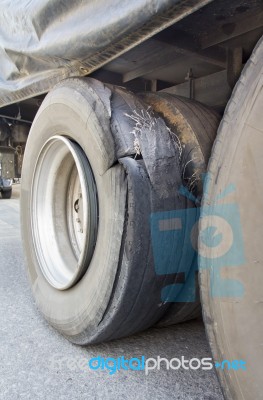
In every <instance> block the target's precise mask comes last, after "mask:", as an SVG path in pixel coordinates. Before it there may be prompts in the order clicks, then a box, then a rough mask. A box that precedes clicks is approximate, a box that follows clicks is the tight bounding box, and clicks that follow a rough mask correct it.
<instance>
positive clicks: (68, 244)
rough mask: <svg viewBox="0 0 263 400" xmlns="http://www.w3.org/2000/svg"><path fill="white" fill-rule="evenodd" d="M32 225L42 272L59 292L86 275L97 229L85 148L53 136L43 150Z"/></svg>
mask: <svg viewBox="0 0 263 400" xmlns="http://www.w3.org/2000/svg"><path fill="white" fill-rule="evenodd" d="M30 214H31V227H32V233H33V241H34V248H35V253H36V256H37V260H38V264H39V267H40V270H41V272H42V274H43V275H44V277H45V278H46V280H47V281H48V283H49V284H50V285H51V286H53V287H54V288H56V289H59V290H65V289H68V288H70V287H72V286H74V285H75V284H76V283H77V282H78V281H79V279H81V277H82V276H83V275H84V274H85V273H86V271H87V269H88V266H89V263H90V261H91V258H92V255H93V252H94V249H95V244H96V239H97V230H98V204H97V190H96V183H95V179H94V176H93V173H92V169H91V166H90V164H89V161H88V159H87V158H86V156H85V154H84V152H83V150H82V149H81V147H80V146H79V145H78V144H77V143H75V142H74V141H72V140H70V139H69V138H67V137H65V136H59V135H56V136H53V137H51V138H50V139H49V140H48V141H47V142H46V143H45V144H44V146H43V147H42V149H41V151H40V153H39V156H38V159H37V163H36V167H35V171H34V176H33V184H32V190H31V213H30Z"/></svg>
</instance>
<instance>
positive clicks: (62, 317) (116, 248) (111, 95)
mask: <svg viewBox="0 0 263 400" xmlns="http://www.w3.org/2000/svg"><path fill="white" fill-rule="evenodd" d="M121 93H123V96H121V97H120V92H119V91H118V89H109V88H107V87H105V86H104V85H103V84H101V83H100V82H98V81H95V80H93V79H79V78H72V79H67V80H65V81H63V82H62V83H60V84H58V85H57V86H56V87H55V88H54V89H53V90H52V91H51V92H50V93H49V94H48V95H47V97H46V98H45V100H44V102H43V103H42V105H41V107H40V109H39V111H38V113H37V115H36V117H35V120H34V122H33V125H32V127H31V131H30V134H29V138H28V141H27V147H26V151H25V158H24V163H23V171H22V186H21V227H22V240H23V246H24V251H25V255H26V259H27V270H28V275H29V280H30V283H31V287H32V291H33V295H34V297H35V299H36V302H37V305H38V307H39V309H40V311H41V312H42V314H43V315H44V317H45V318H46V319H47V321H48V322H49V323H50V324H51V325H52V326H53V327H54V328H56V329H57V330H58V331H59V332H61V333H62V334H63V335H64V336H65V337H67V338H68V339H69V340H70V341H72V342H74V343H77V344H82V345H84V344H88V343H97V342H101V341H106V340H110V339H116V338H119V337H122V336H127V335H129V334H132V333H135V332H138V331H140V330H142V329H145V328H147V327H149V326H151V325H153V324H154V323H155V322H156V321H158V320H159V319H160V318H161V316H162V315H163V313H164V312H165V310H166V309H167V305H166V304H165V303H163V302H162V301H161V298H160V293H161V289H162V287H163V286H164V285H165V284H166V283H167V281H169V280H170V276H169V275H164V276H162V277H158V276H157V275H156V272H155V268H154V260H153V254H152V247H151V240H150V224H149V220H150V215H151V213H152V212H158V211H165V210H170V209H175V208H176V207H177V206H178V204H179V205H180V207H181V208H184V207H185V206H186V201H185V199H184V198H180V196H179V195H178V194H177V192H176V191H175V190H174V187H176V185H179V184H180V182H181V179H180V171H179V168H178V165H179V164H178V154H177V151H176V149H175V148H174V147H173V144H172V142H171V141H170V140H169V137H168V136H167V138H166V137H165V135H167V128H166V125H165V123H164V122H163V121H162V120H161V119H158V120H156V119H154V118H152V117H151V116H149V121H148V122H149V123H150V124H153V125H154V131H149V130H147V124H146V127H144V126H143V127H142V129H141V135H140V146H141V148H142V152H143V155H144V159H143V160H141V159H138V160H135V159H134V153H135V150H134V147H133V142H134V135H133V134H132V133H131V130H132V129H133V128H134V125H135V123H134V121H133V120H132V119H130V118H129V117H127V116H125V115H124V113H123V110H124V109H125V110H126V111H128V112H129V111H131V108H130V107H131V106H130V105H129V104H128V103H129V101H132V102H133V103H136V101H137V100H136V96H134V95H132V94H128V95H127V96H126V97H127V98H126V97H125V91H124V92H123V91H121ZM132 109H133V110H134V107H133V106H132ZM146 109H147V106H144V105H143V104H142V103H141V102H139V103H138V108H135V110H137V112H141V111H142V110H144V111H145V110H146ZM127 121H129V122H128V125H127ZM126 125H127V127H126ZM130 127H131V128H132V129H130ZM153 132H154V134H155V135H156V141H157V142H158V143H159V146H158V149H156V151H155V152H152V149H153V146H154V143H153V142H154V141H153V138H154V136H153ZM59 134H62V135H66V136H67V137H68V138H71V139H72V140H74V141H75V142H77V143H78V144H79V145H80V146H81V148H82V149H83V150H84V152H85V154H86V156H87V158H88V160H89V162H90V165H91V167H92V170H93V174H94V178H95V182H96V185H97V191H98V202H99V230H98V238H97V244H96V248H95V251H94V255H93V258H92V260H91V263H90V265H89V267H88V270H87V272H86V273H85V275H84V276H83V277H82V279H81V280H80V281H79V282H78V283H77V284H76V285H75V286H73V287H71V288H70V289H67V290H63V291H60V290H57V289H55V288H53V287H52V286H51V285H49V284H48V282H47V281H46V280H45V278H44V276H43V274H42V272H41V269H40V266H39V262H38V259H37V256H36V252H35V249H34V238H33V237H32V229H31V223H32V221H31V216H32V213H31V211H30V207H31V206H30V204H31V185H32V180H33V172H34V166H35V164H36V162H37V158H38V154H39V152H40V150H41V148H42V146H43V145H44V143H45V142H46V141H47V140H48V139H49V138H50V137H52V136H54V135H59ZM163 135H164V140H163V141H162V140H161V138H162V137H163ZM166 139H167V140H166ZM156 152H157V153H156ZM130 153H132V154H130ZM155 153H156V154H155ZM166 154H168V155H169V156H170V157H169V159H168V161H167V159H166ZM155 156H157V160H158V165H157V168H156V164H155V163H156V157H155ZM171 180H172V183H173V184H174V185H175V183H176V185H175V186H172V185H171ZM160 181H161V183H162V184H161V185H159V182H160ZM153 188H156V190H153Z"/></svg>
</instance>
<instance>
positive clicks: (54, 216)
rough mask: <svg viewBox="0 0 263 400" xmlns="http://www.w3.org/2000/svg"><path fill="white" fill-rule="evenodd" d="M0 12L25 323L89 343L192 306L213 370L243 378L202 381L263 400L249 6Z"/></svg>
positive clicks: (145, 0)
mask: <svg viewBox="0 0 263 400" xmlns="http://www.w3.org/2000/svg"><path fill="white" fill-rule="evenodd" d="M2 6H3V12H2V14H1V16H0V30H1V34H0V60H1V62H0V107H1V108H0V118H1V120H2V123H3V124H8V126H9V128H10V130H12V132H13V134H12V135H13V136H12V138H13V139H12V140H13V146H12V148H13V149H15V155H16V157H17V161H16V165H18V166H19V167H17V171H16V175H20V173H21V165H22V161H23V168H22V193H21V210H22V237H23V245H24V250H25V256H26V260H27V268H28V275H29V280H30V284H31V286H32V290H33V294H34V296H35V299H36V302H37V304H38V307H39V309H40V311H41V312H42V313H43V315H44V316H45V318H46V319H47V320H48V322H49V323H50V324H51V325H52V326H53V327H55V328H56V329H57V330H58V331H60V332H61V333H62V334H63V335H64V336H66V337H67V338H68V339H69V340H71V341H72V342H73V343H77V344H89V343H98V342H101V341H106V340H111V339H114V338H118V337H123V336H127V335H129V334H133V333H135V332H138V331H140V330H142V329H146V328H148V327H149V326H152V325H154V324H156V323H158V324H159V325H164V326H166V325H169V324H173V323H178V322H182V321H185V320H187V319H191V318H195V317H197V316H198V315H200V313H201V307H202V314H203V319H204V323H205V326H206V330H207V334H208V339H209V343H210V346H211V350H212V353H213V357H214V359H215V361H216V362H219V363H221V362H222V361H223V360H224V359H228V360H230V361H229V362H232V361H234V360H237V359H238V360H241V361H242V360H243V362H245V363H246V365H247V369H246V371H244V369H242V368H240V369H239V368H232V369H231V370H226V369H224V368H223V369H219V370H218V374H219V378H220V382H221V385H222V389H223V392H224V395H225V396H226V398H228V399H253V400H254V399H260V398H262V397H261V396H262V384H261V376H262V366H261V361H260V360H261V358H262V357H261V356H262V355H263V354H262V343H261V338H262V333H263V330H262V323H263V315H262V289H261V286H262V285H261V283H260V282H262V263H263V261H262V252H261V251H260V247H262V246H260V237H262V235H261V233H262V226H263V224H261V219H262V212H261V209H260V207H261V200H260V199H261V197H260V196H261V195H260V193H261V192H260V189H261V187H262V178H261V170H262V167H263V165H262V155H261V154H262V147H261V145H262V144H263V143H261V134H262V126H263V124H262V116H261V114H262V113H261V111H260V110H261V109H262V106H263V102H262V101H263V97H262V90H261V89H262V71H263V66H262V64H263V45H262V32H263V2H262V0H253V1H250V2H247V1H244V0H233V1H231V2H229V1H226V0H216V1H215V0H214V1H211V0H134V1H126V0H110V1H107V2H106V3H105V2H103V1H102V0H98V1H91V0H90V1H86V2H82V1H72V2H70V1H62V0H54V1H48V0H41V1H19V2H18V1H12V2H11V1H4V2H3V5H2ZM47 93H48V94H47ZM29 127H30V128H31V130H30V133H29V136H28V130H29ZM26 142H27V146H25V144H26ZM6 149H8V147H6ZM10 149H11V147H10V148H9V150H7V152H6V154H7V153H8V154H9V156H8V157H9V159H8V160H9V161H8V162H9V163H11V161H10V155H11V150H10ZM3 154H4V152H1V148H0V163H1V164H0V165H2V169H1V173H2V174H3V171H4V170H6V173H5V178H9V175H8V174H10V172H9V168H6V162H5V161H4V157H7V155H6V156H4V155H3ZM15 155H14V154H13V153H12V157H14V156H15ZM14 164H15V161H14V160H12V165H13V166H14ZM7 170H8V172H7ZM7 175H8V176H7ZM0 176H1V175H0ZM204 176H206V177H205V178H204ZM2 183H3V180H2ZM0 185H1V181H0ZM0 187H1V186H0ZM0 190H1V189H0ZM2 190H4V189H3V188H2ZM251 196H254V198H252V199H251ZM200 213H201V218H200V220H199V216H200ZM253 235H254V236H253ZM51 249H52V252H51ZM198 279H199V283H198V282H197V281H198ZM260 285H261V286H260ZM199 290H200V292H201V295H199ZM200 296H201V299H200ZM244 321H245V322H246V323H244ZM248 337H250V339H248ZM241 364H242V363H241ZM241 364H240V365H241ZM242 365H244V364H242Z"/></svg>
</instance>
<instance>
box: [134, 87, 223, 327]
mask: <svg viewBox="0 0 263 400" xmlns="http://www.w3.org/2000/svg"><path fill="white" fill-rule="evenodd" d="M140 98H141V99H142V100H143V101H144V102H145V103H147V104H148V105H149V106H150V107H151V108H152V109H153V110H154V111H155V112H157V113H158V114H159V115H160V116H161V117H162V118H163V119H164V121H165V123H166V124H167V126H168V127H169V129H171V131H172V132H173V133H174V134H176V135H177V138H178V140H179V141H180V144H181V146H182V155H181V163H180V168H181V176H182V182H183V184H184V186H185V187H186V188H187V190H188V191H189V194H190V195H191V196H193V197H194V198H195V200H196V201H195V202H193V206H196V207H200V201H201V198H202V194H203V174H205V173H206V170H207V164H208V160H209V157H210V154H211V149H212V146H213V143H214V140H215V137H216V132H217V128H218V125H219V122H220V116H219V115H218V114H217V112H215V111H214V110H213V109H211V108H209V107H207V106H204V105H203V104H201V103H199V102H197V101H193V100H190V99H186V98H183V97H178V96H173V95H171V94H168V93H161V92H159V93H142V94H140ZM193 177H194V179H193ZM194 264H196V266H195V265H194ZM192 268H193V270H194V271H195V272H196V277H197V270H198V268H197V257H196V258H195V259H194V261H193V266H192ZM192 278H193V277H192V276H191V275H190V276H189V277H188V279H192ZM188 285H189V283H188ZM188 285H187V281H186V287H187V286H188ZM195 292H196V297H195V300H192V301H191V302H175V303H171V304H170V307H169V308H168V310H167V311H166V313H165V314H164V316H163V317H162V318H161V320H160V321H159V322H158V326H168V325H172V324H176V323H180V322H183V321H186V320H189V319H194V318H198V317H199V316H201V304H200V297H199V288H198V282H197V279H196V284H195Z"/></svg>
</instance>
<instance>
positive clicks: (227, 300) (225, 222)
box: [199, 38, 263, 400]
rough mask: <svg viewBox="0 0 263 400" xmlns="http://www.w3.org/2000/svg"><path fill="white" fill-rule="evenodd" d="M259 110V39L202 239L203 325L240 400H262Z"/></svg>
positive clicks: (222, 144)
mask: <svg viewBox="0 0 263 400" xmlns="http://www.w3.org/2000/svg"><path fill="white" fill-rule="evenodd" d="M262 108H263V39H262V38H261V40H260V41H259V43H258V45H257V46H256V48H255V50H254V52H253V53H252V56H251V58H250V60H249V61H248V63H247V64H246V66H245V68H244V70H243V72H242V75H241V77H240V79H239V82H238V83H237V85H236V87H235V89H234V91H233V94H232V97H231V99H230V101H229V103H228V105H227V108H226V110H225V114H224V117H223V120H222V122H221V124H220V127H219V131H218V136H217V139H216V142H215V145H214V148H213V151H212V156H211V159H210V162H209V168H208V177H207V180H206V184H205V195H204V197H203V204H202V212H201V219H200V233H199V269H200V289H201V300H202V308H203V316H204V322H205V326H206V331H207V334H208V338H209V342H210V346H211V349H212V352H213V357H214V360H215V361H216V362H217V363H218V364H217V372H218V375H219V378H220V382H221V385H222V389H223V392H224V395H225V397H226V398H227V399H236V400H237V399H238V400H240V399H260V398H262V359H263V346H262V337H263V307H262V282H263V255H262V236H263V217H262V215H263V214H262V189H263V185H262V169H263V158H262V149H263V113H262ZM211 235H212V236H211ZM224 360H225V361H224ZM234 360H237V361H236V362H235V361H234ZM223 361H224V362H223ZM232 361H234V364H233V363H232V364H231V362H232Z"/></svg>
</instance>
